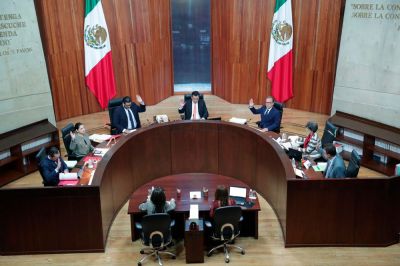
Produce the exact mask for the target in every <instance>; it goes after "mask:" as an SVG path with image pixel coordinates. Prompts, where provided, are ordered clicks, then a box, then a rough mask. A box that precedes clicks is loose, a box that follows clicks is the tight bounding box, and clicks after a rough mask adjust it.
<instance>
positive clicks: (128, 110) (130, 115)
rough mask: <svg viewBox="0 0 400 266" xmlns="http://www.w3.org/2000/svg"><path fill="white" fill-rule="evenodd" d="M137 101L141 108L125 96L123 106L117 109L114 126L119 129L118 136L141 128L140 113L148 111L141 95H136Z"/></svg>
mask: <svg viewBox="0 0 400 266" xmlns="http://www.w3.org/2000/svg"><path fill="white" fill-rule="evenodd" d="M136 100H137V101H138V102H139V103H140V106H137V105H136V104H135V103H133V102H132V100H131V98H130V97H129V96H125V97H124V98H123V99H122V106H119V107H117V108H115V111H114V115H113V121H112V124H113V126H114V127H116V128H117V134H121V133H129V132H130V131H131V130H133V129H135V128H140V119H139V113H142V112H145V111H146V105H145V104H144V102H143V100H142V97H140V95H136Z"/></svg>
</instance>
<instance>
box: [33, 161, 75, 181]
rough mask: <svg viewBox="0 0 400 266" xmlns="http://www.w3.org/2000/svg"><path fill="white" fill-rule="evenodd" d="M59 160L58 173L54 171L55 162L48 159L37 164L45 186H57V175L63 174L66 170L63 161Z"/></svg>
mask: <svg viewBox="0 0 400 266" xmlns="http://www.w3.org/2000/svg"><path fill="white" fill-rule="evenodd" d="M60 160H61V168H60V170H59V171H58V173H57V172H56V171H55V170H56V168H57V162H55V161H53V160H50V159H49V157H46V158H44V159H43V160H41V161H40V163H39V170H40V174H41V175H42V177H43V184H44V185H45V186H57V185H58V183H59V182H60V179H59V178H58V174H59V173H63V172H64V171H65V170H66V169H68V167H67V165H66V164H65V162H64V160H63V159H62V158H60Z"/></svg>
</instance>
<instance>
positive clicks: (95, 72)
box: [84, 0, 116, 109]
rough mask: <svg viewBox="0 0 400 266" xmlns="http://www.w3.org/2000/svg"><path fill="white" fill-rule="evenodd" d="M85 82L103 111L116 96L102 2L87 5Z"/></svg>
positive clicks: (87, 2) (98, 0)
mask: <svg viewBox="0 0 400 266" xmlns="http://www.w3.org/2000/svg"><path fill="white" fill-rule="evenodd" d="M84 37H85V41H84V47H85V82H86V85H87V87H88V88H89V90H90V91H91V92H92V93H93V94H94V96H95V97H96V98H97V100H98V101H99V104H100V106H101V108H102V109H105V108H106V107H107V104H108V101H109V100H110V99H112V98H113V97H114V96H115V94H116V89H115V81H114V70H113V65H112V57H111V45H110V38H109V34H108V28H107V24H106V19H105V17H104V12H103V6H102V4H101V0H86V3H85V26H84Z"/></svg>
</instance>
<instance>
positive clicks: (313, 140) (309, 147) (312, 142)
mask: <svg viewBox="0 0 400 266" xmlns="http://www.w3.org/2000/svg"><path fill="white" fill-rule="evenodd" d="M306 129H307V133H308V134H307V137H306V138H305V140H304V143H303V147H302V148H299V151H301V152H302V153H303V154H304V155H307V156H309V157H311V158H312V159H318V158H320V157H321V151H320V148H319V147H320V146H321V140H320V138H319V137H318V134H317V130H318V124H317V122H314V121H309V122H308V123H307V124H306Z"/></svg>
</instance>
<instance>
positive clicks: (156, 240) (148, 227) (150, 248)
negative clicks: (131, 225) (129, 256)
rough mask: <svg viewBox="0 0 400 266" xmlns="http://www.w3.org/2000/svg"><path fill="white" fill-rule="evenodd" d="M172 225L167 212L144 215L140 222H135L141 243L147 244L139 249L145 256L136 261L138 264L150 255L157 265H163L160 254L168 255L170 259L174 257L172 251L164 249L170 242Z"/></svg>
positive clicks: (172, 222)
mask: <svg viewBox="0 0 400 266" xmlns="http://www.w3.org/2000/svg"><path fill="white" fill-rule="evenodd" d="M172 226H174V221H173V220H171V217H170V215H169V214H167V213H156V214H149V215H145V216H144V217H143V219H142V222H141V223H135V227H136V228H137V229H138V230H140V231H141V240H142V244H143V245H145V246H147V247H145V248H143V249H142V250H140V254H146V256H144V257H143V258H142V259H141V260H140V261H139V262H138V265H139V266H140V265H142V263H143V262H144V261H145V260H146V259H148V258H150V257H152V256H155V258H156V259H157V261H158V264H159V265H163V264H162V260H161V257H160V255H161V254H166V255H170V256H171V257H172V259H175V258H176V255H175V254H174V253H171V252H168V251H166V249H167V246H168V245H170V244H171V243H172V236H171V227H172Z"/></svg>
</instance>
